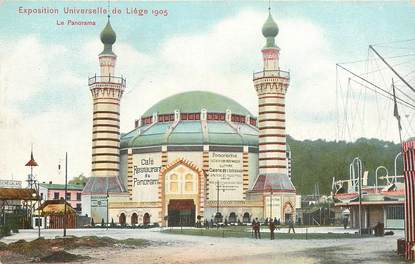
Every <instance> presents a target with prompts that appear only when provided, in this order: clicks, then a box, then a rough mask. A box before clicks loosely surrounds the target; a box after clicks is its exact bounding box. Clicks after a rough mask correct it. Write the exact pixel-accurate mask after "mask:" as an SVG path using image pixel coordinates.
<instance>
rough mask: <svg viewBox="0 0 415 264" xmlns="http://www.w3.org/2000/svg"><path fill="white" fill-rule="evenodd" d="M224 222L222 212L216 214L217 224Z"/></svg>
mask: <svg viewBox="0 0 415 264" xmlns="http://www.w3.org/2000/svg"><path fill="white" fill-rule="evenodd" d="M222 222H223V215H222V214H221V213H220V212H217V213H216V214H215V223H222Z"/></svg>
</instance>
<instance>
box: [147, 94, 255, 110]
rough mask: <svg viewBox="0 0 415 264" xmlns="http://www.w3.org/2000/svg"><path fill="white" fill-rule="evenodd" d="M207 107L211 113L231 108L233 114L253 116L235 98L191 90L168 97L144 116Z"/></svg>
mask: <svg viewBox="0 0 415 264" xmlns="http://www.w3.org/2000/svg"><path fill="white" fill-rule="evenodd" d="M202 109H206V110H207V111H208V112H210V113H226V110H227V109H229V110H231V112H232V113H233V114H240V115H245V116H247V115H249V116H253V115H252V114H251V113H250V112H249V111H248V110H247V109H246V108H245V107H243V106H242V105H240V104H239V103H238V102H236V101H235V100H233V99H231V98H229V97H226V96H223V95H220V94H216V93H212V92H205V91H191V92H184V93H179V94H176V95H173V96H170V97H167V98H165V99H163V100H161V101H160V102H158V103H156V104H155V105H153V106H152V107H151V108H150V109H148V110H147V111H146V112H145V113H144V114H143V116H152V115H153V113H158V114H172V113H174V111H175V110H179V111H180V112H181V113H200V111H201V110H202Z"/></svg>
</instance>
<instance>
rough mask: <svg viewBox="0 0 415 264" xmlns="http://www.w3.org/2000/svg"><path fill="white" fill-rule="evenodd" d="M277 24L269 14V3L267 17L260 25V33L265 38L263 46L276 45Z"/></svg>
mask: <svg viewBox="0 0 415 264" xmlns="http://www.w3.org/2000/svg"><path fill="white" fill-rule="evenodd" d="M278 31H279V29H278V25H277V23H275V21H274V19H273V18H272V15H271V4H270V5H269V7H268V18H267V20H266V21H265V23H264V25H263V26H262V35H263V36H264V37H265V38H266V39H267V44H266V45H265V47H268V48H271V47H276V45H275V37H276V36H277V35H278Z"/></svg>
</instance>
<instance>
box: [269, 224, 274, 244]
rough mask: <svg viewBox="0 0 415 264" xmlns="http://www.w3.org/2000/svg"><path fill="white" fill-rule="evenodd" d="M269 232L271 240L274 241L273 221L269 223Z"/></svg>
mask: <svg viewBox="0 0 415 264" xmlns="http://www.w3.org/2000/svg"><path fill="white" fill-rule="evenodd" d="M269 231H270V234H271V240H274V231H275V223H274V221H272V219H271V220H270V221H269Z"/></svg>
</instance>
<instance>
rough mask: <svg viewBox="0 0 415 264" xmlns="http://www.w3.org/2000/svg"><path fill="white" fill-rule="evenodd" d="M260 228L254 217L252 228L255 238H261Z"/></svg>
mask: <svg viewBox="0 0 415 264" xmlns="http://www.w3.org/2000/svg"><path fill="white" fill-rule="evenodd" d="M260 228H261V226H260V224H259V221H258V218H255V220H254V221H253V229H254V233H255V238H256V239H261V232H260Z"/></svg>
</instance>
